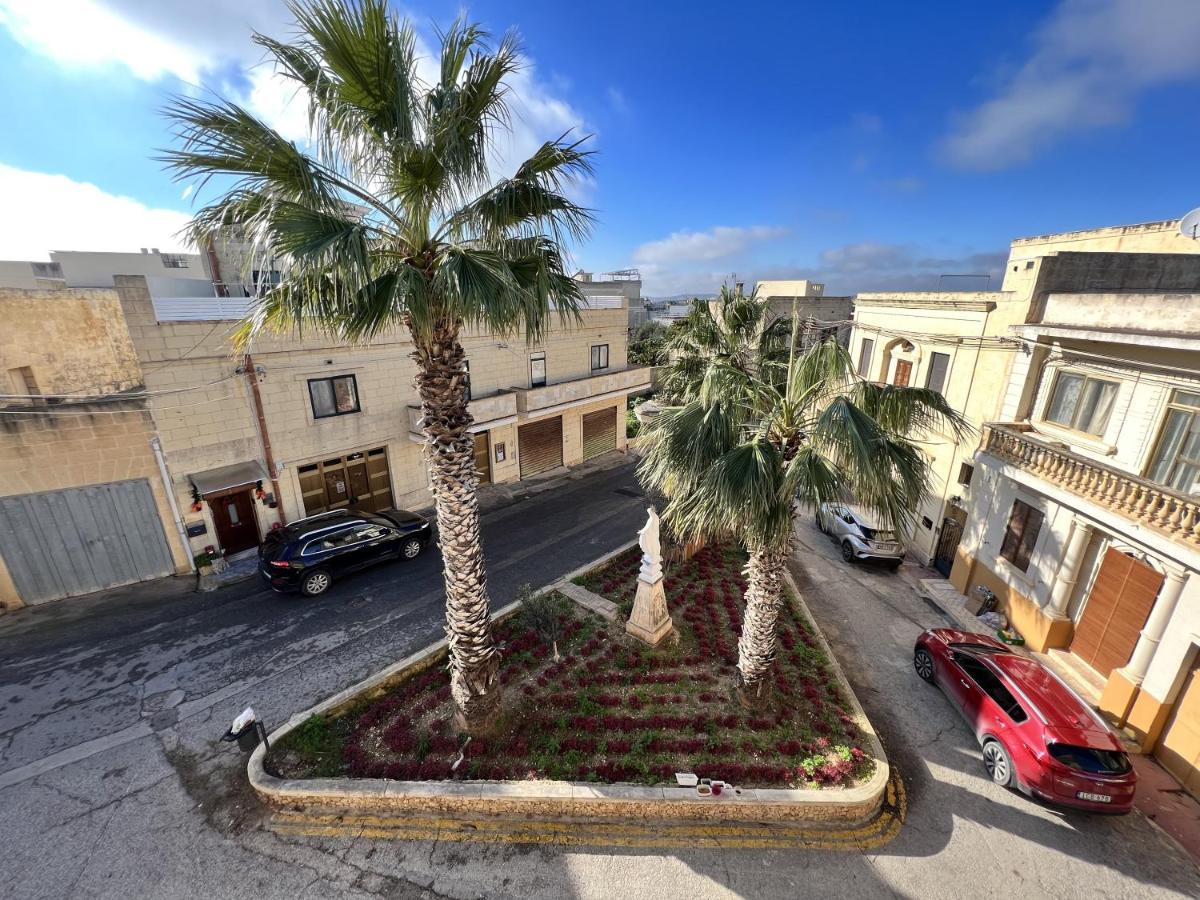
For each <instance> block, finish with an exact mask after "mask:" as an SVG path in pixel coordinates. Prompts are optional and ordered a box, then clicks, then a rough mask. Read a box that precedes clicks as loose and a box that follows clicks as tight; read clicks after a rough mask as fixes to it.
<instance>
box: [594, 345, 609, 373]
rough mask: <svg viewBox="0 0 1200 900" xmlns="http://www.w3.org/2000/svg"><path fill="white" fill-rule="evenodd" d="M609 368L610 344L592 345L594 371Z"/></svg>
mask: <svg viewBox="0 0 1200 900" xmlns="http://www.w3.org/2000/svg"><path fill="white" fill-rule="evenodd" d="M607 368H608V344H593V345H592V371H593V372H595V371H596V370H597V369H607Z"/></svg>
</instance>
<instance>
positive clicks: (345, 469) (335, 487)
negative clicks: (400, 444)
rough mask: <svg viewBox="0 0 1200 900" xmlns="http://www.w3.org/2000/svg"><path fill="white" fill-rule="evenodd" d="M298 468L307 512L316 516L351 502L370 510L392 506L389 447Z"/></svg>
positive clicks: (343, 506)
mask: <svg viewBox="0 0 1200 900" xmlns="http://www.w3.org/2000/svg"><path fill="white" fill-rule="evenodd" d="M296 472H297V474H298V475H299V478H300V493H301V494H302V495H303V498H304V514H305V515H308V516H315V515H316V514H317V513H321V512H325V511H326V510H327V509H343V508H345V507H347V506H353V507H354V508H355V509H362V510H366V511H368V512H378V511H379V510H381V509H389V508H391V506H392V482H391V474H390V472H389V469H388V458H387V448H385V447H376V448H375V449H374V450H368V451H367V452H366V453H361V452H360V453H351V454H348V455H347V456H339V457H337V458H336V459H326V460H323V461H322V462H319V463H308V464H307V465H303V466H300V467H299V468H298V469H297V470H296Z"/></svg>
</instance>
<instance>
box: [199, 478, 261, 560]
mask: <svg viewBox="0 0 1200 900" xmlns="http://www.w3.org/2000/svg"><path fill="white" fill-rule="evenodd" d="M208 506H209V509H211V510H212V517H213V525H214V526H216V529H217V540H218V541H219V542H220V544H221V549H222V550H224V551H225V553H226V555H229V554H231V553H240V552H241V551H242V550H249V549H250V548H251V547H257V546H258V523H257V522H256V521H255V520H254V500H253V499H252V498H251V496H250V492H249V491H238V492H237V493H236V494H225V495H224V496H223V497H212V498H209V501H208Z"/></svg>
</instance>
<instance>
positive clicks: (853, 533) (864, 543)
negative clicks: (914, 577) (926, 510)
mask: <svg viewBox="0 0 1200 900" xmlns="http://www.w3.org/2000/svg"><path fill="white" fill-rule="evenodd" d="M817 527H818V528H820V529H821V530H822V531H823V532H825V533H826V534H827V535H829V536H830V537H832V538H833V539H834V540H835V541H837V542H838V543H839V544H840V545H841V547H842V559H844V560H845V561H846V562H848V563H850V562H855V561H856V560H860V559H880V560H883V561H885V562H886V563H888V565H890V566H891V567H892V568H893V569H898V568H900V562H901V561H902V560H903V559H904V545H903V544H901V543H900V541H899V539H898V538H897V537H896V532H894V531H890V530H885V529H880V528H876V527H875V526H874V520H873V519H872V518H871V516H870V515H869V514H867V513H866V512H864V511H863V510H861V509H858V508H856V507H854V506H850V505H848V504H845V503H822V504H821V506H820V507H819V508H818V509H817Z"/></svg>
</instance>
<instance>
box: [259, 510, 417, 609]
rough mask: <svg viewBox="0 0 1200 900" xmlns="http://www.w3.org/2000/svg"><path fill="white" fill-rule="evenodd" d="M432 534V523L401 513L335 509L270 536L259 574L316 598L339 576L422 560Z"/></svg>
mask: <svg viewBox="0 0 1200 900" xmlns="http://www.w3.org/2000/svg"><path fill="white" fill-rule="evenodd" d="M431 536H432V531H431V529H430V527H429V522H428V521H426V520H425V519H424V518H422V517H421V516H418V515H417V514H416V513H411V512H406V511H405V510H402V509H385V510H381V511H380V512H378V513H367V512H356V511H355V510H350V509H339V510H333V511H332V512H327V513H321V514H319V515H315V516H309V517H308V518H307V519H301V520H300V521H298V522H293V523H291V524H290V525H286V526H284V527H283V528H277V529H275V530H274V531H272V532H270V533H269V534H268V535H267V537H266V540H264V541H263V543H262V545H261V546H260V547H259V548H258V571H259V574H261V575H262V577H263V578H264V579H265V580H266V582H267V583H268V584H269V585H271V587H272V588H274V589H275V590H277V591H280V592H284V591H299V592H300V593H302V594H305V595H306V596H309V597H315V596H316V595H317V594H323V593H325V591H327V590H329V585H331V584H333V579H334V577H336V576H340V575H343V574H345V573H347V572H353V571H355V570H356V569H362V568H365V567H367V566H369V565H372V564H373V563H377V562H379V561H380V560H385V559H413V558H414V557H417V556H420V555H421V551H422V550H424V549H425V547H426V545H427V544H428V543H429V539H430V537H431Z"/></svg>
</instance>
